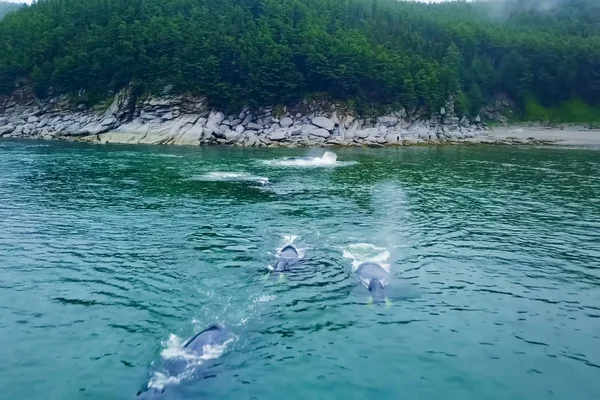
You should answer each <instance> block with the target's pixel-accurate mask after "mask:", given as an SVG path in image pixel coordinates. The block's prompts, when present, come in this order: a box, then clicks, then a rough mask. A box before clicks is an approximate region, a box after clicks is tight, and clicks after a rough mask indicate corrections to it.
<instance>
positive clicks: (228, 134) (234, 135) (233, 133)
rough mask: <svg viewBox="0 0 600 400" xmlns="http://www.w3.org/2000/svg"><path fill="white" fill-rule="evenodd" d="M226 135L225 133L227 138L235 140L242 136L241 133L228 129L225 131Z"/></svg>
mask: <svg viewBox="0 0 600 400" xmlns="http://www.w3.org/2000/svg"><path fill="white" fill-rule="evenodd" d="M224 135H225V139H227V141H235V140H238V139H239V138H240V136H241V133H238V132H236V131H230V130H228V131H227V132H225V133H224Z"/></svg>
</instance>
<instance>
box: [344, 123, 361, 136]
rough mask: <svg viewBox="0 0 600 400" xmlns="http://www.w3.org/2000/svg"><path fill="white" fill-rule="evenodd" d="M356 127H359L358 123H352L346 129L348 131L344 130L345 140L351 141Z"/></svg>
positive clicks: (356, 129)
mask: <svg viewBox="0 0 600 400" xmlns="http://www.w3.org/2000/svg"><path fill="white" fill-rule="evenodd" d="M358 125H359V122H358V121H353V122H352V125H350V127H349V128H348V130H346V133H345V134H344V137H345V138H346V139H350V140H351V139H353V138H354V135H355V134H356V132H357V131H358Z"/></svg>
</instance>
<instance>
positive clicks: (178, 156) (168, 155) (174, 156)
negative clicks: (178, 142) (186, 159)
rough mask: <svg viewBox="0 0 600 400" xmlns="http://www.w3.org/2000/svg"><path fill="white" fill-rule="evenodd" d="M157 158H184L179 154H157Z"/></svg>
mask: <svg viewBox="0 0 600 400" xmlns="http://www.w3.org/2000/svg"><path fill="white" fill-rule="evenodd" d="M156 156H157V157H165V158H183V156H180V155H178V154H165V153H158V154H156Z"/></svg>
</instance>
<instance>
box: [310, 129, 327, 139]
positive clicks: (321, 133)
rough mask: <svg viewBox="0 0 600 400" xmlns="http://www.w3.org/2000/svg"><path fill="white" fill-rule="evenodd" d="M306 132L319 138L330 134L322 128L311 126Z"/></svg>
mask: <svg viewBox="0 0 600 400" xmlns="http://www.w3.org/2000/svg"><path fill="white" fill-rule="evenodd" d="M308 133H309V135H311V136H317V137H321V138H325V139H327V138H328V137H329V136H331V133H329V131H328V130H326V129H322V128H313V129H311V130H310V131H309V132H308Z"/></svg>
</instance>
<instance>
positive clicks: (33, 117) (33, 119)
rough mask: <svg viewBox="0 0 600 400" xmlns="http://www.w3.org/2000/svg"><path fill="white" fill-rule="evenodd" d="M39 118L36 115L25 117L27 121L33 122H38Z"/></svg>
mask: <svg viewBox="0 0 600 400" xmlns="http://www.w3.org/2000/svg"><path fill="white" fill-rule="evenodd" d="M39 120H40V119H39V118H38V117H35V116H33V115H32V116H31V117H29V118H27V123H29V124H33V123H35V122H38V121H39Z"/></svg>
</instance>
